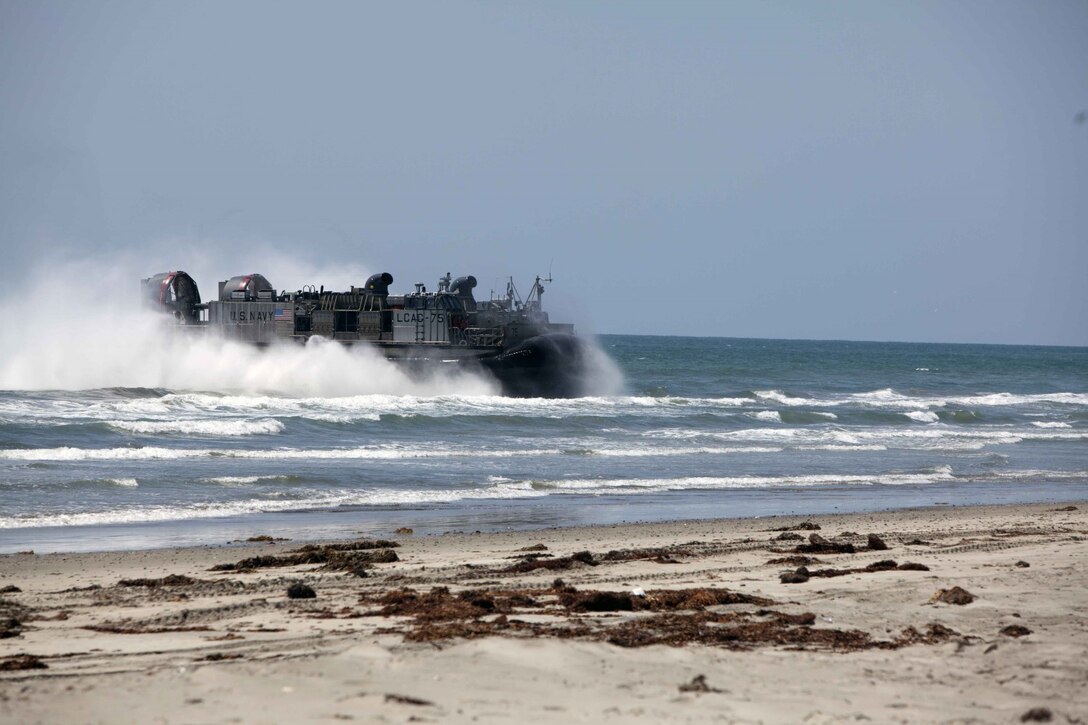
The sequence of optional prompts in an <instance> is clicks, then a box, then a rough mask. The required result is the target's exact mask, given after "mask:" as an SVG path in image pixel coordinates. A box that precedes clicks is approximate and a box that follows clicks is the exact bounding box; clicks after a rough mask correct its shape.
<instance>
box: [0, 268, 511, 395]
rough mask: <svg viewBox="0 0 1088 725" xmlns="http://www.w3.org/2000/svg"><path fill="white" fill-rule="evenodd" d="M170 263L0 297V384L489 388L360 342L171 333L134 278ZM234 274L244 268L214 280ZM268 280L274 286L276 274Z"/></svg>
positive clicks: (295, 390)
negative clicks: (4, 320) (418, 371)
mask: <svg viewBox="0 0 1088 725" xmlns="http://www.w3.org/2000/svg"><path fill="white" fill-rule="evenodd" d="M190 251H192V254H190ZM148 256H150V255H148ZM155 256H159V255H155ZM177 256H186V257H187V258H190V257H191V258H192V259H193V260H194V261H196V262H197V266H196V267H190V269H203V268H204V265H205V263H206V262H205V261H204V260H205V259H206V256H207V255H206V254H200V253H199V250H186V251H185V252H184V254H178V255H177ZM254 258H255V259H257V258H259V259H260V260H262V261H263V262H265V263H263V264H261V265H260V268H259V269H248V268H247V269H245V270H244V271H246V272H252V271H261V270H264V269H270V267H271V268H273V269H274V270H275V271H285V269H284V268H285V267H286V265H287V257H286V255H283V254H282V253H277V252H268V253H264V252H262V253H260V254H257V255H255V256H254ZM159 266H160V267H162V265H161V263H160V265H159ZM250 266H256V265H250ZM167 267H169V265H167ZM167 267H163V268H161V269H160V268H159V267H149V266H148V264H147V262H146V261H140V260H138V259H136V258H135V257H134V256H132V255H128V256H124V255H119V256H117V257H115V258H113V259H111V260H109V262H108V263H101V262H97V263H96V262H92V261H88V260H69V261H65V262H57V261H54V262H51V263H48V264H43V265H40V266H39V268H38V269H37V270H36V271H35V272H34V273H32V274H31V275H29V276H28V277H27V278H26V279H25V280H24V283H23V284H22V285H18V286H17V287H16V288H15V289H9V291H8V292H7V293H6V294H4V299H3V300H2V304H3V308H4V309H6V310H7V312H8V324H6V325H4V326H3V328H2V329H0V389H5V390H78V389H91V388H106V387H149V388H157V387H161V388H169V389H172V390H204V391H223V392H249V393H255V392H264V393H272V394H278V395H302V396H322V397H323V396H338V395H362V394H369V393H386V394H404V395H439V394H451V393H457V394H463V395H486V394H494V393H495V392H496V386H495V384H494V383H493V382H492V381H489V380H485V379H484V378H482V377H479V376H474V375H470V374H468V373H466V372H464V371H462V370H450V371H444V370H441V369H436V370H434V371H431V373H430V374H429V375H427V376H424V377H422V378H418V379H417V378H415V377H409V376H408V375H407V374H406V373H405V371H403V370H402V369H400V368H399V367H397V366H395V365H393V364H392V363H390V362H389V361H387V360H385V359H384V358H383V357H381V356H380V355H379V354H378V353H377V352H376V351H375V350H374V349H373V348H370V347H367V346H364V345H360V346H356V347H353V348H347V347H345V346H342V345H339V344H336V343H331V342H329V341H326V340H318V339H315V340H312V341H311V342H310V343H309V344H307V345H305V346H301V345H295V344H291V343H284V344H282V345H275V346H272V347H270V348H266V349H257V348H254V347H252V346H249V345H245V344H241V343H235V342H229V341H224V340H221V339H218V338H216V337H214V336H211V335H205V334H203V333H204V332H206V331H204V330H197V329H192V328H188V329H186V328H175V327H174V326H173V324H172V323H171V322H170V320H169V318H168V317H166V316H164V315H158V314H153V313H149V312H147V311H145V310H142V309H141V307H140V295H139V280H140V279H141V278H143V277H147V276H149V275H151V274H154V273H156V272H161V271H166V269H167ZM173 268H174V269H177V268H178V267H176V266H175V267H173ZM300 270H301V275H303V278H305V276H310V275H312V276H313V277H314V278H315V279H330V278H337V279H338V278H342V277H352V278H355V277H358V279H353V281H352V282H351V283H354V284H357V285H358V284H362V281H363V280H365V279H366V275H365V272H364V271H363V269H362V267H361V266H359V267H357V268H354V267H351V266H350V265H345V266H343V267H341V268H340V269H339V270H337V273H336V274H329V275H328V276H325V277H323V276H322V270H320V269H318V268H316V267H313V266H312V265H302V266H300ZM235 273H240V272H237V271H234V272H230V273H229V274H226V275H224V274H221V275H220V278H226V276H229V275H230V274H235ZM262 273H263V272H262ZM266 276H268V277H269V279H270V280H271V281H272V282H273V284H277V282H276V281H275V279H274V278H273V277H272V275H270V274H269V275H266ZM217 279H218V278H216V277H204V278H203V279H201V278H197V282H198V283H203V285H204V288H203V289H202V295H203V297H204V299H208V298H209V297H214V291H215V289H216V281H217ZM333 281H336V280H335V279H334V280H333ZM343 286H344V287H347V286H348V284H344V285H343Z"/></svg>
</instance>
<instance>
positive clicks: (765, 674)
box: [0, 504, 1088, 723]
mask: <svg viewBox="0 0 1088 725" xmlns="http://www.w3.org/2000/svg"><path fill="white" fill-rule="evenodd" d="M253 533H254V537H275V535H276V532H274V531H255V532H253ZM1086 535H1088V504H1077V505H1075V506H1066V505H1055V504H1041V505H1018V506H989V507H973V508H937V509H926V510H909V511H898V512H889V513H877V514H854V515H835V516H815V517H811V518H798V517H771V518H760V519H747V520H717V521H686V522H673V523H663V524H657V523H654V524H630V525H620V526H609V527H587V528H573V529H559V530H548V531H536V532H511V533H501V534H474V533H470V532H465V533H452V534H446V535H441V536H426V537H424V536H416V535H413V534H412V533H410V532H408V531H401V532H398V533H393V532H390V533H389V536H388V537H386V538H385V539H384V540H383V539H372V538H371V539H359V540H354V541H342V542H299V541H267V540H259V541H250V542H241V543H234V544H230V545H228V544H226V543H225V542H224V545H223V546H219V547H201V548H186V549H167V550H151V551H136V552H107V553H89V554H40V553H37V554H36V553H29V552H26V553H20V554H12V555H8V556H4V557H0V591H2V592H3V593H2V594H0V598H2V604H0V607H2V611H0V614H2V622H3V625H2V626H3V631H2V632H0V635H2V637H3V639H0V670H2V671H0V720H3V721H4V722H23V723H31V722H171V723H173V722H288V721H294V722H300V721H301V722H310V721H346V720H358V721H380V722H406V721H413V722H488V721H491V722H506V721H529V722H538V721H550V722H596V721H606V720H611V721H616V722H630V721H645V722H653V721H663V720H668V721H698V722H701V721H715V722H736V723H760V722H762V723H794V722H805V723H822V722H854V721H868V722H888V723H894V722H927V723H928V722H940V723H953V722H955V723H967V722H995V723H1006V722H1021V721H1024V722H1032V721H1035V722H1046V721H1049V722H1084V721H1086V720H1088V687H1085V683H1086V682H1088V565H1086V562H1088V557H1086V554H1088V538H1086ZM289 594H290V595H292V596H289Z"/></svg>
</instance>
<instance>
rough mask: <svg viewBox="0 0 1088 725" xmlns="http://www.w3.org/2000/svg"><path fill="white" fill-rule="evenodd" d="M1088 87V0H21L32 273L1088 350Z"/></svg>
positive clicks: (10, 251)
mask: <svg viewBox="0 0 1088 725" xmlns="http://www.w3.org/2000/svg"><path fill="white" fill-rule="evenodd" d="M1086 110H1088V2H1084V1H1083V0H1072V1H1069V2H1055V1H1050V2H1046V1H1043V2H1019V1H1018V2H999V1H995V0H986V1H985V2H946V1H942V2H871V1H869V0H866V1H864V2H856V3H854V2H828V3H815V2H788V3H768V2H751V3H746V2H745V3H742V2H713V3H694V2H689V3H681V2H659V3H646V2H600V3H593V2H569V3H565V2H539V3H512V2H493V3H492V2H397V3H393V2H389V3H381V4H379V3H362V2H345V3H339V2H305V3H304V2H289V3H283V2H279V3H276V2H267V1H262V2H223V1H217V2H180V1H178V2H169V3H161V2H160V3H155V2H148V0H140V1H138V2H82V1H73V2H55V1H49V0H28V1H25V2H23V1H16V2H12V1H11V0H0V252H2V254H3V262H0V265H2V266H0V283H2V284H3V285H5V287H8V288H10V287H11V286H12V285H13V284H17V283H18V281H19V280H20V279H22V278H23V277H24V276H25V274H26V273H27V272H28V271H29V270H31V269H33V268H37V267H40V265H41V262H42V260H43V259H45V258H47V257H50V256H60V255H63V256H64V257H65V258H67V259H72V258H79V257H81V256H87V257H89V258H91V259H92V260H95V262H92V263H91V264H88V266H87V268H88V269H94V264H95V263H97V264H100V265H103V266H109V265H111V264H112V263H113V262H112V260H114V259H116V258H118V257H119V256H122V255H126V254H127V255H129V256H132V255H133V254H135V256H137V258H138V259H139V260H140V266H141V270H140V271H141V272H142V273H143V274H144V275H149V274H152V273H154V272H158V271H163V270H165V269H174V268H181V269H187V268H190V269H191V268H193V267H194V265H195V264H197V263H196V261H195V260H197V259H202V260H205V262H204V263H205V264H206V260H209V259H210V260H212V261H213V264H212V266H211V268H210V269H209V270H208V272H207V274H208V275H210V277H202V278H199V279H198V281H199V282H200V283H201V285H202V288H203V290H204V292H205V295H206V296H207V293H208V292H211V291H212V290H214V289H215V282H216V281H217V279H225V278H226V277H228V276H232V275H234V274H238V273H245V272H253V271H259V272H265V273H266V274H268V275H269V276H270V277H272V274H271V273H270V270H272V269H275V270H276V271H278V273H279V274H280V275H281V278H280V279H275V278H274V279H272V282H273V284H275V285H277V286H279V287H291V288H297V287H298V286H299V285H301V284H304V283H307V282H312V283H316V284H320V283H322V282H324V281H326V280H322V279H283V278H282V277H283V276H285V275H289V274H291V272H290V271H287V272H284V271H283V270H284V265H283V264H282V259H283V258H284V256H285V255H287V258H288V260H290V256H289V255H298V259H299V260H300V265H299V269H309V270H312V269H315V268H328V269H337V268H339V269H343V268H347V267H351V268H359V269H365V270H369V271H383V270H388V271H389V272H392V273H393V275H394V277H396V284H395V285H394V287H395V288H396V289H398V290H404V289H410V288H411V284H412V283H413V282H416V281H422V282H426V283H427V284H428V285H434V284H435V282H437V279H438V277H439V276H440V275H441V274H443V273H445V272H446V271H447V270H448V271H451V272H453V274H454V275H459V274H465V273H473V274H475V275H476V276H477V277H478V278H479V279H480V283H481V287H482V288H483V293H484V295H485V296H486V294H487V292H488V290H489V289H490V288H492V287H496V288H501V287H502V284H503V283H502V282H501V280H502V279H504V278H505V276H506V275H510V274H512V275H514V276H515V278H516V281H518V282H519V284H520V286H521V288H522V291H523V292H525V291H527V288H528V285H529V280H530V279H531V277H532V275H534V274H536V273H546V272H547V270H548V268H549V265H550V266H551V268H552V271H553V275H554V277H555V283H554V284H553V285H552V286H551V287H550V289H549V291H548V294H547V295H546V297H545V301H546V304H547V306H548V307H549V309H551V310H552V312H553V317H567V318H574V319H575V320H576V321H577V322H579V323H581V324H582V325H583V327H585V328H589V329H593V330H595V331H598V332H617V333H619V332H625V333H652V334H685V335H724V336H751V337H797V338H845V339H869V340H926V341H953V342H1009V343H1020V342H1022V343H1054V344H1074V345H1086V344H1088V121H1086V120H1085V118H1084V116H1079V117H1078V114H1080V113H1082V112H1084V111H1086ZM273 257H278V258H279V259H280V260H281V263H279V264H273V263H272V262H268V263H267V264H266V263H265V260H270V259H272V258H273ZM303 262H304V264H303ZM269 265H271V266H269ZM288 269H289V265H288ZM59 282H60V284H58V287H57V291H65V292H69V291H75V290H77V289H78V287H77V286H76V285H78V283H79V280H62V281H59ZM357 283H359V284H361V283H362V280H361V279H360V280H358V282H357ZM132 289H133V290H135V282H134V283H133V288H132ZM125 293H126V294H128V293H129V291H128V290H125ZM132 294H135V292H134V291H133V292H132ZM7 312H8V322H9V323H10V322H11V318H10V315H11V313H12V310H11V309H10V306H9V308H8V310H7Z"/></svg>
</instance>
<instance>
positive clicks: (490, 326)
mask: <svg viewBox="0 0 1088 725" xmlns="http://www.w3.org/2000/svg"><path fill="white" fill-rule="evenodd" d="M544 281H545V280H541V278H540V277H537V278H536V280H535V281H534V282H533V287H532V290H531V291H530V292H529V295H528V297H526V299H525V300H524V302H523V301H522V300H521V299H520V298H519V296H518V293H517V289H516V288H515V287H514V284H513V281H511V282H510V283H508V285H507V292H506V296H505V297H501V298H495V297H493V298H492V299H490V300H488V301H486V302H477V301H476V299H475V297H474V295H473V289H475V287H476V278H475V277H473V276H471V275H469V276H465V277H458V278H457V279H453V278H452V277H451V275H450V274H449V273H447V274H446V275H445V276H444V277H442V278H441V279H440V280H439V282H438V291H437V292H427V289H426V287H425V286H424V285H423V284H416V286H415V287H416V289H415V292H411V293H408V294H403V295H392V294H390V293H389V285H391V284H392V283H393V276H392V275H391V274H389V273H388V272H383V273H381V274H375V275H373V276H371V277H370V278H369V279H368V280H367V281H366V284H365V285H363V286H362V287H354V286H353V287H352V288H351V289H350V290H349V291H347V292H326V291H325V288H324V287H321V288H320V289H318V288H315V287H312V286H310V287H305V288H303V289H301V290H298V291H296V292H284V291H279V292H277V290H276V289H275V287H273V286H272V284H271V283H270V282H269V281H268V280H267V279H265V278H264V276H263V275H260V274H247V275H240V276H237V277H232V278H231V279H229V280H226V281H224V282H220V283H219V296H218V299H216V300H211V301H209V302H201V300H200V291H199V289H198V288H197V284H196V282H195V281H194V280H193V278H192V277H190V276H189V275H188V274H186V273H185V272H181V271H178V272H164V273H161V274H156V275H154V276H151V277H148V278H147V279H144V280H142V291H143V299H144V302H145V304H147V305H148V306H150V307H151V308H153V309H156V310H159V311H161V312H166V313H169V314H170V315H171V316H172V317H173V319H174V322H175V323H176V324H177V325H178V327H179V328H183V329H185V330H187V331H194V332H195V331H200V332H199V333H197V334H204V333H207V332H210V333H214V334H218V335H220V336H221V337H223V338H225V339H228V340H235V341H239V342H245V343H249V344H252V345H258V346H266V345H270V344H272V343H275V342H278V341H295V342H302V343H305V342H306V341H307V340H309V339H311V338H314V337H317V338H326V339H330V340H336V341H337V342H340V343H343V344H345V345H360V344H362V345H371V346H373V347H374V348H375V349H376V350H378V351H379V352H380V353H381V354H382V355H384V356H385V357H386V358H387V359H389V360H392V361H395V362H397V363H400V364H404V365H406V366H408V367H409V368H410V369H411V370H419V369H426V368H427V367H429V366H433V365H449V364H453V365H457V366H460V367H464V368H466V369H469V370H474V371H477V370H478V371H484V372H486V373H488V374H490V375H491V376H493V377H494V378H495V379H496V380H498V382H499V383H500V384H501V386H502V390H503V392H504V393H505V394H507V395H514V396H519V397H573V396H576V395H580V394H581V393H582V385H583V381H584V379H585V368H586V364H587V356H586V349H585V345H584V343H583V342H582V341H581V340H580V339H579V338H578V337H576V336H575V335H574V326H573V325H569V324H562V323H553V322H551V321H550V320H549V319H548V313H547V312H545V311H544V310H543V309H542V307H541V297H542V296H543V294H544V286H543V284H542V283H543V282H544ZM547 281H550V280H547Z"/></svg>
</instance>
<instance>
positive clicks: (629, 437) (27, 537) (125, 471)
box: [0, 335, 1088, 552]
mask: <svg viewBox="0 0 1088 725" xmlns="http://www.w3.org/2000/svg"><path fill="white" fill-rule="evenodd" d="M598 344H599V347H600V350H601V351H602V353H603V354H604V355H607V358H608V359H609V360H611V361H612V362H608V361H607V360H603V359H602V361H601V363H600V370H599V375H598V376H597V377H598V378H599V379H596V380H594V381H593V382H592V388H593V389H592V392H593V393H595V394H593V395H591V396H587V397H584V398H577V399H569V400H542V399H529V400H525V399H513V398H504V397H501V396H498V395H495V394H494V390H493V388H492V387H491V386H490V385H489V384H488V383H487V382H486V381H481V380H474V379H466V378H463V377H457V376H443V377H439V378H436V379H432V380H428V381H424V382H417V381H408V380H406V379H404V378H403V376H402V375H401V374H400V373H399V371H397V370H395V369H389V368H388V367H387V366H388V364H387V363H385V362H384V361H382V360H378V359H375V358H374V357H373V356H369V357H368V356H358V357H353V356H352V354H351V353H347V352H343V351H341V350H340V349H339V348H337V350H336V351H335V352H330V351H329V350H328V349H326V350H320V349H319V350H303V351H298V350H294V351H290V352H288V351H283V352H277V351H275V350H273V351H269V352H264V353H262V352H255V351H249V350H245V351H240V350H238V349H228V348H224V349H222V350H220V349H216V348H215V347H214V346H211V347H208V348H207V349H204V350H203V351H202V353H201V354H200V355H184V356H166V357H161V358H155V359H153V360H152V361H151V362H150V364H149V363H148V361H147V360H142V362H140V364H135V363H134V364H133V365H130V366H126V365H112V367H109V368H108V370H107V371H105V372H102V374H101V375H95V374H89V373H88V369H89V368H90V369H93V368H95V367H96V365H97V363H96V362H95V361H94V360H88V359H83V358H80V356H78V355H74V356H72V358H71V359H69V360H65V359H64V358H63V356H62V357H61V360H60V362H58V361H57V360H56V359H51V360H50V361H48V364H46V363H44V362H43V363H35V362H34V358H33V356H29V357H27V356H24V357H23V358H20V359H15V358H8V359H7V360H6V361H5V365H6V366H7V374H6V375H0V387H10V388H13V389H9V390H4V391H0V552H10V551H17V550H24V549H34V550H36V551H54V550H56V551H62V550H77V549H109V548H121V547H154V546H163V545H177V544H197V543H209V542H214V543H223V542H225V541H229V540H232V539H236V538H244V537H245V536H249V535H253V534H272V535H278V536H287V537H292V538H301V537H305V536H338V535H346V534H354V533H358V532H363V533H389V532H390V531H391V530H392V529H394V528H397V527H399V526H409V527H412V528H414V529H415V530H416V532H417V533H426V532H431V533H436V532H443V531H453V530H467V531H472V530H478V529H492V530H493V529H507V528H523V529H532V528H537V527H547V526H558V525H569V524H586V523H604V524H607V523H613V522H619V521H642V520H661V519H673V518H694V517H699V518H702V517H708V516H735V515H736V516H739V515H772V514H778V513H817V512H831V511H859V510H875V509H886V508H896V507H905V506H917V505H944V504H959V503H997V502H1006V501H1055V502H1059V501H1070V500H1082V499H1086V498H1088V348H1054V347H1018V346H989V345H941V344H909V343H860V342H831V341H785V340H748V339H722V338H677V337H644V336H627V335H608V336H603V337H601V338H599V340H598ZM107 357H108V356H107ZM602 357H603V356H602ZM65 365H69V366H71V367H72V368H78V369H79V371H80V374H79V375H75V376H65V375H64V374H62V373H63V372H64V370H65V369H66V368H65V367H64V366H65ZM240 367H242V368H245V370H240V369H239V368H240ZM16 369H17V374H16V372H13V371H16ZM252 369H259V370H260V371H261V374H259V375H250V374H248V373H247V372H246V370H252ZM58 370H59V371H60V373H58ZM285 370H286V372H285ZM35 371H44V372H42V373H41V374H40V375H38V376H37V377H36V376H35ZM0 372H3V371H0ZM99 372H101V371H99ZM91 373H94V370H91ZM126 376H127V378H128V379H126ZM88 381H90V382H92V383H95V382H99V383H109V384H110V386H109V387H87V386H86V383H87V382H88ZM5 382H6V385H4V383H5ZM126 383H129V384H126ZM58 387H60V388H82V389H56V388H58Z"/></svg>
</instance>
